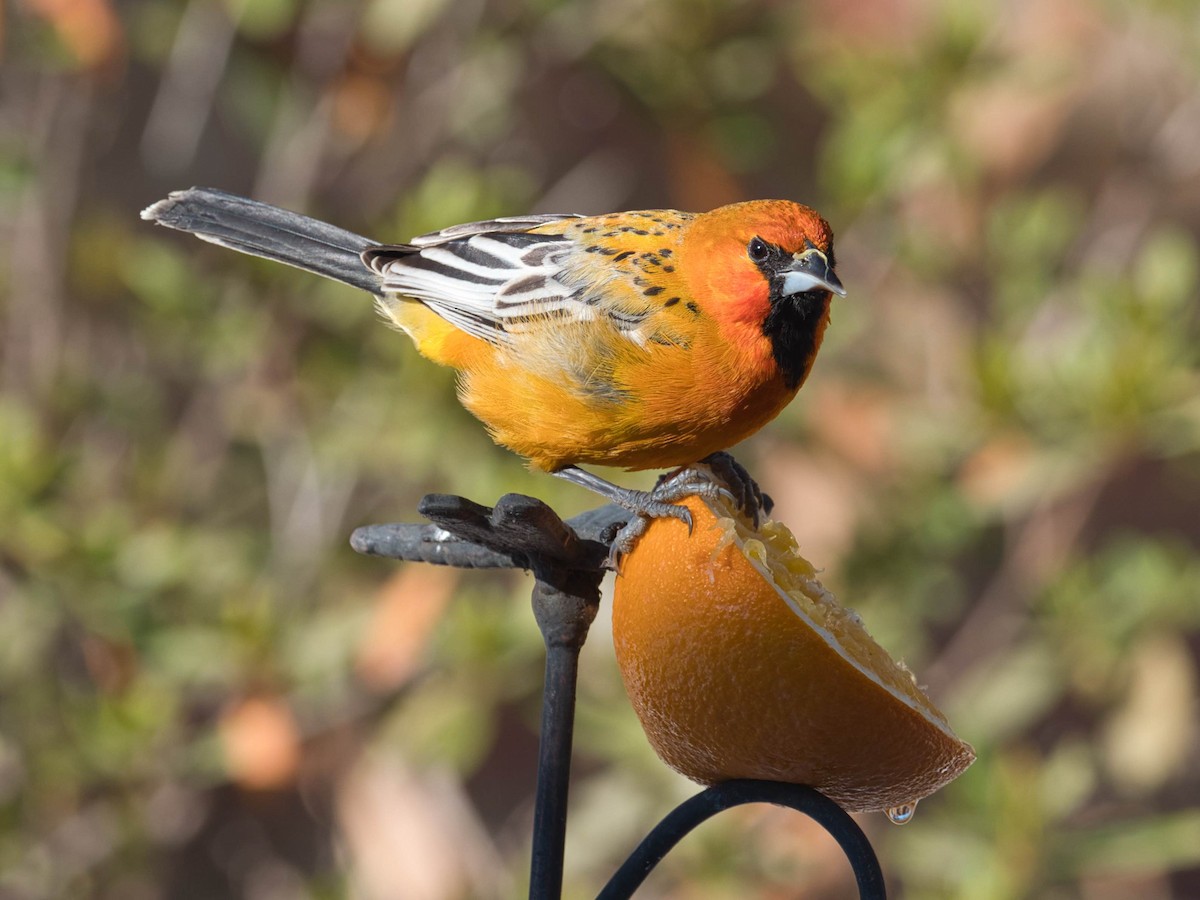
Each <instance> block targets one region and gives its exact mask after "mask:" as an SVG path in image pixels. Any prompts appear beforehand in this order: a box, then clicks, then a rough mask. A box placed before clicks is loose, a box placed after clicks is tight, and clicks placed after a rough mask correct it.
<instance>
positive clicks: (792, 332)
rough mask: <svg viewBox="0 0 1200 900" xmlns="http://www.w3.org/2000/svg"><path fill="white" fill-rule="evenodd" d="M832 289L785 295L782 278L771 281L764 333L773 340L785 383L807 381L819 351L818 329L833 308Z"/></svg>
mask: <svg viewBox="0 0 1200 900" xmlns="http://www.w3.org/2000/svg"><path fill="white" fill-rule="evenodd" d="M829 299H830V298H829V291H821V290H813V291H805V292H804V293H802V294H792V295H791V296H790V297H785V296H783V293H782V284H781V281H780V280H773V281H772V282H771V309H770V312H768V313H767V318H766V319H765V320H764V321H763V326H762V329H763V334H764V335H766V336H767V338H768V339H769V340H770V341H771V353H772V355H773V356H774V357H775V365H777V366H778V367H779V372H780V374H781V375H783V381H784V384H786V385H787V386H788V388H789V389H795V388H798V387H799V386H800V382H802V381H804V376H805V375H807V374H808V370H809V367H810V366H811V365H812V360H813V356H814V355H815V354H816V352H817V333H818V331H819V329H820V327H821V322H822V321H823V320H824V318H825V316H826V314H827V313H828V312H829Z"/></svg>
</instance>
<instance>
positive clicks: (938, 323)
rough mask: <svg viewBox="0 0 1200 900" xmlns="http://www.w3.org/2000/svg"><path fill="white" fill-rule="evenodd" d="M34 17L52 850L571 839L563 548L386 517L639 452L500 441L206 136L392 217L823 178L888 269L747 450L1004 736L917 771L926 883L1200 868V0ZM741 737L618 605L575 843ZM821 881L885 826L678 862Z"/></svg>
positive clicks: (85, 886)
mask: <svg viewBox="0 0 1200 900" xmlns="http://www.w3.org/2000/svg"><path fill="white" fill-rule="evenodd" d="M0 28H2V29H3V60H2V65H3V68H2V72H0V92H2V93H0V104H2V105H0V283H2V284H3V290H2V292H0V897H3V898H5V900H8V898H14V900H21V898H42V897H102V898H117V897H119V898H130V900H143V898H145V900H152V898H167V897H170V898H201V897H236V898H247V900H285V898H335V897H346V896H354V897H362V898H383V897H403V898H417V900H424V898H434V900H436V898H467V897H479V898H503V897H515V896H520V895H521V894H522V893H523V891H524V890H525V883H526V878H527V876H526V869H527V857H528V852H529V831H530V824H531V797H532V789H533V779H534V768H533V767H534V753H535V748H536V723H537V716H538V710H539V704H540V688H541V665H542V650H541V642H540V638H539V636H538V634H537V631H536V628H535V626H534V623H533V619H532V616H531V614H530V612H529V608H528V592H529V587H530V581H529V579H528V578H527V577H525V576H522V575H520V574H517V575H512V574H506V575H489V574H484V573H470V574H457V573H454V572H449V571H443V570H437V569H432V568H420V567H412V568H409V567H401V566H397V565H395V564H391V563H388V562H385V561H381V560H377V559H364V558H360V557H357V556H356V555H355V554H354V553H353V552H352V551H351V550H350V548H349V547H348V545H347V538H348V535H349V533H350V531H351V530H352V529H353V528H354V527H356V526H358V525H361V524H365V523H368V522H378V521H397V520H413V519H414V518H415V510H414V508H415V504H416V502H417V500H418V498H419V497H420V496H421V495H422V494H423V493H425V492H428V491H433V490H437V491H450V492H455V493H462V494H465V495H468V496H470V497H472V498H474V499H476V500H479V501H481V502H491V501H493V500H494V499H495V498H497V497H498V496H499V495H500V494H502V493H504V492H507V491H522V492H526V493H531V494H534V495H536V496H539V497H542V498H544V499H546V500H547V501H549V502H551V503H552V504H554V505H555V506H556V508H557V509H559V510H560V511H561V512H562V513H563V514H565V515H567V514H573V513H575V512H578V511H580V510H582V509H585V508H587V507H589V506H591V505H594V504H595V498H593V497H591V496H590V495H588V494H586V493H585V492H583V491H581V490H578V489H576V488H573V487H570V486H568V485H565V484H560V483H558V481H557V480H555V479H551V478H548V477H545V476H534V475H530V474H529V473H527V472H526V471H525V469H524V467H523V465H522V463H521V461H520V460H518V459H517V458H515V457H513V456H511V455H509V454H507V453H505V452H503V451H501V450H498V449H496V448H495V447H494V446H493V445H492V444H491V442H490V441H489V439H488V438H487V436H486V435H485V433H484V431H483V429H482V428H481V427H480V426H479V425H478V424H477V423H476V422H474V421H473V420H472V419H471V418H470V417H469V416H468V415H467V414H466V413H465V412H463V411H462V410H461V409H460V408H459V406H458V404H457V403H456V402H455V400H454V393H453V382H452V378H451V375H450V373H448V372H446V371H443V370H440V369H438V368H436V367H434V366H432V365H431V364H428V363H426V362H425V361H423V360H421V359H419V358H418V357H417V355H416V354H415V352H414V351H413V350H412V348H411V346H410V345H409V342H408V341H407V340H406V339H404V338H403V337H402V336H398V335H396V334H395V333H393V332H391V331H390V330H388V329H387V328H385V327H383V326H381V325H380V323H379V322H378V321H377V320H376V316H375V314H374V312H373V311H372V309H371V304H370V303H369V301H368V299H367V298H366V297H365V295H361V294H356V293H355V292H354V291H352V290H350V289H347V288H342V287H339V286H336V285H332V284H327V283H324V282H322V281H320V280H319V279H316V278H314V277H310V276H306V275H303V274H301V273H297V272H294V271H292V270H289V269H286V268H284V267H280V266H272V265H269V264H266V263H260V262H259V261H257V260H251V259H247V258H244V257H239V256H237V255H236V254H233V253H230V252H228V251H222V250H219V249H217V248H213V247H210V246H207V245H204V244H201V243H200V242H198V241H196V240H194V239H191V238H187V237H184V236H181V235H177V234H174V233H170V232H168V231H166V230H163V229H155V228H152V227H151V226H149V225H148V224H146V223H144V222H141V221H139V219H138V215H137V214H138V211H139V210H140V209H142V208H143V207H144V206H146V205H147V204H149V203H151V202H153V201H154V200H157V199H159V198H160V197H162V196H164V195H165V194H166V192H167V191H169V190H172V189H177V188H183V187H187V186H189V185H193V184H205V185H212V186H217V187H221V188H224V189H227V190H231V191H236V192H241V193H247V194H252V195H254V196H255V197H258V198H260V199H264V200H268V201H273V202H276V203H280V204H283V205H287V206H290V207H293V208H297V209H301V210H304V211H306V212H309V213H313V214H317V215H320V216H322V217H324V218H326V219H329V220H331V221H333V222H336V223H338V224H340V225H343V226H345V227H347V228H350V229H353V230H356V231H359V232H362V233H365V234H368V235H371V236H374V237H377V238H379V239H381V240H389V239H390V240H401V239H404V238H406V237H408V236H410V235H412V234H415V233H419V232H423V231H427V230H430V229H434V228H437V227H440V226H443V225H447V224H451V223H455V222H460V221H465V220H470V219H479V218H485V217H490V216H493V215H500V214H514V213H522V212H527V211H576V212H588V213H592V212H605V211H610V210H617V209H629V208H638V207H658V206H670V207H679V208H684V209H693V210H702V209H708V208H710V207H712V206H715V205H718V204H721V203H725V202H728V201H733V200H739V199H746V198H752V197H776V196H778V197H786V198H791V199H796V200H800V201H802V202H805V203H809V204H811V205H814V206H816V207H818V208H819V209H821V210H822V211H823V213H824V214H825V215H826V217H828V218H829V220H830V221H831V222H832V223H833V225H834V228H835V230H836V231H837V234H838V259H839V261H840V266H839V271H840V274H841V276H842V278H843V280H844V281H845V283H846V285H847V287H848V288H849V291H850V297H849V298H848V299H846V300H845V301H839V302H838V303H837V305H836V308H835V312H834V323H833V326H832V328H831V329H830V332H829V336H828V339H827V341H826V345H825V349H824V351H823V353H822V355H821V358H820V359H819V360H818V362H817V365H816V368H815V370H814V373H813V375H812V378H811V379H810V380H809V383H808V385H807V386H806V387H805V389H804V391H803V392H802V394H801V396H800V398H799V399H798V401H797V402H796V403H794V404H793V405H792V406H791V407H790V408H789V409H788V410H787V411H786V412H785V413H784V414H783V416H781V417H780V419H779V420H778V421H777V422H776V423H774V424H773V425H771V426H770V427H768V428H767V429H766V430H765V431H764V432H762V433H761V434H760V435H759V436H757V437H756V438H755V439H753V440H752V441H751V442H749V443H748V444H746V445H745V446H743V447H740V448H738V452H739V455H740V456H741V458H742V459H743V461H744V462H746V463H747V464H748V465H749V466H750V468H751V469H752V470H753V471H754V472H755V474H756V475H757V476H758V478H759V480H760V481H761V482H762V483H763V485H764V487H765V488H766V489H767V490H769V491H770V492H771V493H772V494H773V495H774V496H775V498H776V499H777V501H778V506H777V514H778V517H779V518H781V519H782V520H783V521H785V522H786V523H787V524H788V525H790V526H791V527H792V528H793V530H794V531H795V532H796V533H797V535H798V537H799V539H800V543H801V547H802V549H803V550H804V552H805V554H806V555H807V556H808V557H809V558H811V559H812V560H813V561H814V562H816V564H817V565H818V566H821V567H822V568H823V569H824V575H823V579H824V580H825V583H826V584H827V585H828V586H829V587H831V588H832V589H833V590H834V592H835V593H836V594H837V595H838V596H839V597H840V598H841V599H842V600H843V602H845V603H846V604H847V605H850V606H853V607H854V608H856V609H857V610H858V611H859V612H860V613H861V614H862V616H863V617H864V619H865V620H866V622H867V624H868V626H869V627H870V629H871V631H872V633H873V634H874V635H875V637H876V638H877V639H878V640H879V641H880V642H881V643H882V644H883V645H884V646H885V647H887V648H888V649H889V650H890V651H891V652H892V653H893V654H894V655H896V656H898V657H903V658H904V659H905V660H906V661H907V662H908V663H909V664H910V665H911V666H912V667H913V668H914V670H915V671H916V672H917V673H918V675H919V678H920V680H921V681H922V683H924V684H927V685H928V686H929V691H930V693H931V695H932V696H933V698H934V699H935V701H936V702H937V703H938V704H939V706H941V707H942V708H943V709H944V710H945V711H946V712H947V714H948V715H949V717H950V720H951V722H952V723H953V725H954V726H955V729H956V730H957V732H958V733H959V734H960V735H961V736H962V737H963V738H965V739H966V740H968V741H970V742H971V743H972V744H974V746H975V748H976V750H977V751H978V753H979V760H978V762H976V763H975V765H974V766H973V767H972V768H971V769H970V770H969V771H968V772H967V773H966V774H965V775H964V776H963V777H961V778H960V779H959V780H958V781H956V782H954V783H952V784H951V785H950V786H949V787H947V788H946V789H944V790H943V791H942V792H941V793H939V794H937V795H935V796H934V797H932V798H930V799H928V800H926V801H924V802H923V803H922V804H921V806H920V809H919V810H918V812H917V815H916V817H915V819H914V821H913V822H912V824H910V825H907V826H904V827H903V828H900V827H896V826H893V825H891V824H889V823H888V822H887V821H886V819H885V818H884V817H883V816H882V815H878V814H877V815H871V816H863V817H860V821H861V822H862V824H863V826H864V827H865V828H866V829H867V831H868V833H869V834H870V836H871V838H872V840H873V841H874V843H875V845H876V847H877V849H878V851H879V853H880V855H881V858H882V862H883V866H884V869H885V871H886V872H887V874H888V877H889V880H890V888H891V890H892V892H893V896H896V897H912V898H924V897H930V898H941V897H945V898H952V897H953V898H958V897H966V898H1010V897H1011V898H1017V897H1043V898H1089V900H1091V898H1096V900H1108V898H1114V900H1115V898H1126V897H1132V896H1136V897H1139V898H1142V900H1157V898H1187V897H1193V898H1194V897H1198V896H1200V734H1198V732H1200V729H1198V726H1197V719H1198V717H1197V707H1198V702H1197V693H1198V676H1200V673H1198V665H1197V664H1198V661H1200V391H1198V390H1197V387H1198V380H1200V379H1198V376H1200V323H1198V316H1197V272H1198V253H1197V238H1198V236H1200V9H1198V7H1197V6H1196V5H1195V4H1194V3H1192V2H1190V0H1174V2H1172V0H1155V2H1145V3H1139V4H1133V3H1128V4H1123V3H1120V2H1116V0H1110V2H1103V0H1094V2H1089V0H1011V2H1002V0H994V2H990V3H987V2H985V3H972V2H967V0H878V2H868V0H814V2H810V3H804V4H800V3H783V2H766V0H741V2H734V0H729V2H718V0H654V2H651V0H603V2H602V0H576V2H567V0H487V2H485V0H363V2H358V3H347V2H337V0H308V2H305V0H15V2H13V3H7V4H3V5H0ZM628 483H630V484H635V485H644V484H645V483H646V481H645V479H644V478H643V479H641V480H639V479H637V478H633V479H630V480H629V481H628ZM606 605H607V604H606ZM606 613H607V610H605V614H606ZM847 714H848V715H850V714H852V712H851V711H848V713H847ZM694 789H695V788H694V786H693V785H690V784H689V783H687V782H685V781H684V780H683V779H681V778H680V777H678V776H676V775H674V774H673V773H672V772H670V771H669V770H668V769H667V768H666V767H665V766H664V765H663V764H661V763H660V762H659V761H658V760H657V759H656V758H655V757H654V756H653V754H652V753H651V752H650V750H649V747H648V745H647V744H646V741H645V739H644V737H643V736H642V734H641V731H640V728H639V726H638V724H637V722H636V720H635V718H634V716H633V713H632V711H631V709H630V707H629V705H628V701H627V700H626V698H625V696H624V692H623V690H622V688H621V685H620V681H619V678H618V676H617V673H616V668H615V664H614V661H613V656H612V650H611V642H610V638H609V635H608V633H607V626H606V625H605V622H604V620H603V617H602V620H601V621H599V622H598V623H597V625H596V627H595V628H594V629H593V632H592V636H591V640H590V641H589V644H588V646H587V647H586V648H585V653H584V659H583V664H582V677H581V684H580V709H579V725H578V732H577V735H576V762H575V780H574V785H573V788H572V791H573V793H572V814H571V819H570V832H569V845H568V855H567V876H566V877H567V893H566V895H567V896H568V897H572V898H576V897H578V898H582V897H588V896H593V895H594V893H595V891H596V890H597V889H598V888H599V886H600V885H601V884H603V882H604V881H605V880H606V879H607V878H608V876H609V875H610V874H611V873H612V871H613V870H614V868H615V866H616V864H617V863H618V861H619V860H620V859H621V858H623V857H624V855H625V854H626V853H627V852H628V851H629V850H630V849H631V848H632V847H633V846H634V844H635V843H636V842H637V841H638V840H640V838H641V836H642V835H643V834H644V833H645V831H646V830H647V829H648V828H649V826H650V825H651V823H652V822H653V821H655V820H657V818H658V817H659V816H660V815H662V814H663V813H665V812H666V810H667V809H668V808H669V807H670V806H671V805H672V804H674V803H675V802H677V801H678V800H680V799H682V798H683V797H685V796H688V795H689V794H690V793H692V792H693V791H694ZM801 895H802V896H805V897H816V898H824V897H828V898H835V897H847V896H851V895H852V885H851V882H850V880H849V873H848V868H847V867H846V865H845V862H844V860H843V859H842V858H841V857H840V855H839V853H838V851H837V850H836V848H835V846H834V845H833V843H832V841H831V840H830V839H828V838H826V837H825V836H824V835H821V834H817V833H814V829H813V828H812V827H811V826H810V825H809V824H808V823H807V821H806V820H804V819H802V817H799V816H796V815H794V814H791V813H786V812H782V811H772V810H769V809H765V808H763V809H759V808H754V809H742V810H739V811H737V812H733V813H729V814H726V815H725V816H723V817H721V818H720V819H718V820H714V821H712V822H710V823H708V824H707V825H705V826H704V827H702V828H701V829H700V830H699V831H698V832H697V833H696V834H694V835H693V836H691V837H689V838H688V839H687V840H686V841H685V842H684V844H683V845H682V846H681V847H680V848H679V849H678V850H677V851H676V852H675V853H674V854H673V855H672V856H670V857H668V859H667V861H666V862H665V863H664V864H663V865H662V866H661V867H660V869H659V870H658V871H657V872H656V873H655V874H654V875H653V876H652V878H651V879H650V881H649V882H648V884H647V886H646V887H645V889H644V896H647V897H676V898H684V897H686V898H706V900H707V898H734V897H763V898H783V897H794V896H801Z"/></svg>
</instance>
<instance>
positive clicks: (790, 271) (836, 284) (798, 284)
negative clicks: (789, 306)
mask: <svg viewBox="0 0 1200 900" xmlns="http://www.w3.org/2000/svg"><path fill="white" fill-rule="evenodd" d="M814 288H819V289H821V290H825V291H832V292H833V293H835V294H837V295H838V296H839V297H845V296H846V289H845V288H844V287H842V282H841V281H840V280H839V279H838V277H837V275H835V274H834V273H833V269H832V268H830V266H829V259H828V258H827V257H826V256H825V254H824V253H822V252H821V251H820V250H818V249H817V248H816V247H809V248H808V249H807V250H804V251H802V252H800V253H797V254H795V255H794V256H793V257H792V264H791V265H790V266H788V267H787V268H786V269H784V271H783V295H784V296H785V297H790V296H791V295H792V294H803V293H804V292H805V291H811V290H813V289H814Z"/></svg>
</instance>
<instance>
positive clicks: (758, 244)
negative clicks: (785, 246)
mask: <svg viewBox="0 0 1200 900" xmlns="http://www.w3.org/2000/svg"><path fill="white" fill-rule="evenodd" d="M746 252H747V253H748V254H749V255H750V258H751V259H752V260H754V262H756V263H760V262H764V261H765V260H766V258H767V257H768V256H770V255H771V248H770V247H768V246H767V242H766V241H764V240H763V239H762V238H760V237H755V238H751V239H750V244H749V245H748V246H747V247H746Z"/></svg>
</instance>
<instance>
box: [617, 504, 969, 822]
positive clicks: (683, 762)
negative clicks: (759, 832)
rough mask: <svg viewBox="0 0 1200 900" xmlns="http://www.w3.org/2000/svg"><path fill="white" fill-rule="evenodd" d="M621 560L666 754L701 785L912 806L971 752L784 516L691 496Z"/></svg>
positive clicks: (637, 684) (650, 712) (637, 658)
mask: <svg viewBox="0 0 1200 900" xmlns="http://www.w3.org/2000/svg"><path fill="white" fill-rule="evenodd" d="M684 505H685V506H687V508H688V509H689V510H690V511H691V513H692V518H693V520H694V523H695V527H694V530H693V532H692V534H691V535H690V536H689V534H688V531H687V527H686V526H685V525H684V524H683V523H682V522H680V521H678V520H677V519H669V518H663V519H656V520H654V521H653V522H652V523H651V524H650V527H649V529H648V530H647V531H646V533H645V534H644V535H643V536H642V537H641V538H640V539H639V541H638V543H637V544H636V546H635V547H634V548H633V550H632V551H631V552H630V553H629V555H628V556H627V557H626V558H625V559H624V561H623V563H622V567H621V574H620V576H619V577H618V578H617V583H616V594H615V597H614V599H613V638H614V643H615V645H616V653H617V661H618V663H619V664H620V667H621V674H622V677H623V679H624V681H625V688H626V691H627V692H628V693H629V697H630V699H631V700H632V701H633V706H634V709H635V710H636V711H637V715H638V718H639V719H641V722H642V727H643V728H644V729H645V731H646V735H647V737H648V738H649V739H650V743H651V744H652V745H653V747H654V749H655V750H656V751H657V752H658V755H659V756H660V757H662V759H663V760H664V761H665V762H667V764H668V765H670V766H672V767H673V768H675V769H677V770H678V771H679V772H682V773H683V774H684V775H686V776H688V777H689V778H691V779H693V780H695V781H698V782H700V783H702V784H715V783H716V782H720V781H727V780H729V779H731V778H762V779H768V780H772V781H787V782H793V783H797V784H806V785H809V786H810V787H814V788H816V789H817V790H819V791H821V792H822V793H824V794H826V795H827V796H828V797H830V798H831V799H833V800H836V801H837V802H838V803H840V804H842V805H843V806H844V807H845V808H846V809H848V810H850V811H852V812H859V811H868V810H893V811H896V812H895V814H894V815H893V820H894V821H899V820H901V819H902V818H903V816H904V813H903V811H902V810H903V809H904V807H906V806H910V805H911V804H914V803H915V802H916V801H917V800H919V799H921V798H922V797H925V796H927V795H929V794H931V793H933V792H934V791H936V790H937V789H938V788H940V787H942V786H943V785H945V784H946V783H947V782H949V781H951V780H952V779H954V778H955V777H957V776H958V775H959V774H960V773H961V772H962V771H963V770H964V769H966V768H967V766H969V765H970V764H971V762H972V761H973V760H974V759H975V753H974V751H973V750H972V749H971V747H970V745H968V744H966V743H964V742H963V741H961V740H959V739H958V738H957V737H955V735H954V732H953V731H951V730H950V726H949V724H948V723H947V722H946V717H945V716H943V715H942V714H941V713H940V712H939V711H938V710H937V708H936V707H934V705H933V703H932V702H930V700H929V698H928V697H926V696H925V694H924V693H923V692H922V691H921V689H920V688H919V687H918V686H917V683H916V681H915V679H914V678H913V676H912V674H911V673H910V672H909V671H908V670H907V669H906V668H904V666H903V665H901V664H899V663H897V662H895V661H894V660H893V659H892V658H891V657H890V656H889V655H888V654H887V653H886V652H885V651H884V650H883V649H882V648H881V647H880V646H879V645H878V644H876V643H875V641H874V640H873V639H872V638H871V636H870V635H869V634H867V631H866V629H865V628H863V625H862V622H861V621H860V620H859V618H858V616H856V615H855V614H854V613H853V612H851V611H850V610H847V609H844V608H843V607H841V606H839V605H838V604H837V602H836V600H834V598H833V595H832V594H830V593H829V592H828V591H827V590H825V589H824V588H823V587H822V586H821V584H820V582H819V581H817V578H816V571H815V569H814V568H813V567H812V565H811V564H810V563H808V562H807V561H806V560H805V559H804V558H803V557H802V556H800V554H799V552H798V551H797V548H796V541H795V538H793V537H792V534H791V532H790V531H788V529H787V528H786V527H784V526H783V525H781V524H779V523H778V522H767V523H766V524H764V525H763V526H762V527H761V528H760V529H758V530H757V531H756V530H755V529H754V528H753V527H752V526H751V525H750V523H749V522H747V521H746V520H744V519H743V518H741V517H740V516H737V515H735V514H734V513H733V512H732V511H731V509H729V508H726V507H724V506H723V505H722V504H721V502H720V501H709V502H706V501H703V500H701V499H699V498H697V497H690V498H688V499H687V500H686V501H684Z"/></svg>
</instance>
